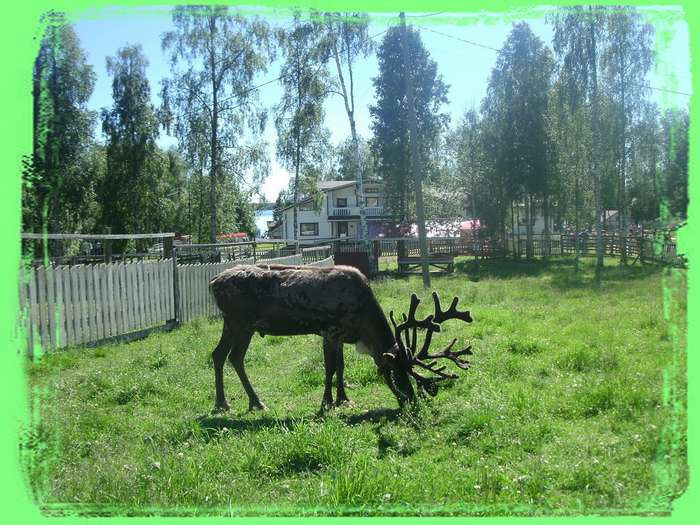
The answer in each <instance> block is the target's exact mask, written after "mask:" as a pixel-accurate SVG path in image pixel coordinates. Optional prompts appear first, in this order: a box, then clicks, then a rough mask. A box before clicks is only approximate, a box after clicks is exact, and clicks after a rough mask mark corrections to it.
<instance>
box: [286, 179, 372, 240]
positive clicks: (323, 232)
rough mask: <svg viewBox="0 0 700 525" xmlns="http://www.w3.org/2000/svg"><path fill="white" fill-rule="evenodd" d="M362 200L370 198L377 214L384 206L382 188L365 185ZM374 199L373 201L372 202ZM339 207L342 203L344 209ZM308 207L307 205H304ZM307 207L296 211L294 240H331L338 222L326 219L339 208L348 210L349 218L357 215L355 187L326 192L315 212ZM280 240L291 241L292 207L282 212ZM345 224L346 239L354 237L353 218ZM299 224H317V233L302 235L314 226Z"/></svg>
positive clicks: (292, 233) (355, 225)
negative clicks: (296, 228) (346, 230)
mask: <svg viewBox="0 0 700 525" xmlns="http://www.w3.org/2000/svg"><path fill="white" fill-rule="evenodd" d="M365 192H366V195H365V197H367V198H370V201H369V202H370V203H376V204H377V206H376V207H374V208H373V210H374V211H375V215H380V214H381V213H380V212H381V206H382V205H383V198H382V195H381V186H380V185H379V184H376V183H368V184H365ZM338 199H345V201H344V202H343V201H341V202H338ZM374 199H376V201H375V200H374ZM338 204H345V206H338ZM307 206H308V205H307ZM307 206H305V205H304V204H300V205H299V206H298V207H297V209H298V211H297V224H298V225H299V226H298V230H297V236H296V238H297V239H298V240H300V241H303V240H305V239H306V240H313V239H327V238H331V237H338V226H337V224H338V221H337V220H333V221H329V220H328V217H329V216H332V217H333V216H334V217H338V215H339V213H340V212H338V210H339V209H342V208H350V209H347V210H346V213H347V214H348V215H355V216H356V215H359V208H358V202H357V194H356V191H355V185H353V184H351V185H350V186H346V187H343V188H338V189H335V190H328V191H326V192H325V195H324V198H323V200H322V202H321V208H320V209H319V210H317V211H314V210H309V209H305V208H306V207H307ZM367 212H368V216H369V215H370V214H371V210H367ZM282 221H283V224H282V237H283V238H285V239H290V240H291V239H294V232H293V228H294V208H289V209H287V210H284V211H283V212H282ZM343 222H347V226H348V228H347V229H348V233H347V236H348V237H350V238H352V237H357V235H358V233H359V228H360V226H359V221H357V220H356V219H349V220H348V221H343ZM302 224H309V225H311V224H317V225H318V229H317V230H318V233H317V234H314V235H301V234H300V233H301V229H302V228H307V230H306V231H307V232H308V231H309V229H313V231H314V232H315V231H316V229H315V227H313V226H306V227H303V226H301V225H302Z"/></svg>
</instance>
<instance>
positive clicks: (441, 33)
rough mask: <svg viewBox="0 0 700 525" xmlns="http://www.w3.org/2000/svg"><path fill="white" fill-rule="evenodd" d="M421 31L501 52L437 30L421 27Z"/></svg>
mask: <svg viewBox="0 0 700 525" xmlns="http://www.w3.org/2000/svg"><path fill="white" fill-rule="evenodd" d="M421 30H425V31H430V32H431V33H436V34H438V35H442V36H446V37H447V38H452V39H453V40H459V41H460V42H464V43H465V44H470V45H472V46H477V47H483V48H484V49H489V50H491V51H496V52H498V51H500V49H496V48H495V47H491V46H486V45H484V44H479V43H478V42H472V41H471V40H467V39H465V38H460V37H458V36H454V35H448V34H447V33H443V32H442V31H436V30H435V29H430V28H428V27H421Z"/></svg>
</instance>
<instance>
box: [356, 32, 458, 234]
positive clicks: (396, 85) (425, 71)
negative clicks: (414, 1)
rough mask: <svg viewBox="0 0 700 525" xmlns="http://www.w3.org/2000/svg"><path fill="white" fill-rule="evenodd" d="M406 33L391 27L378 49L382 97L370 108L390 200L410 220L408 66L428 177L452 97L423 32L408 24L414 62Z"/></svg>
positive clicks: (378, 92) (381, 172)
mask: <svg viewBox="0 0 700 525" xmlns="http://www.w3.org/2000/svg"><path fill="white" fill-rule="evenodd" d="M402 35H403V29H402V28H401V27H390V28H389V29H388V30H387V32H386V35H385V36H384V38H383V40H382V42H381V44H380V45H379V47H378V49H377V61H378V62H379V76H377V77H376V78H375V79H373V81H372V82H373V84H374V89H375V94H376V101H375V103H374V104H372V105H370V108H369V112H370V117H371V119H372V125H371V127H372V131H373V133H374V138H373V141H372V148H373V151H374V153H375V155H376V158H377V171H378V174H379V175H380V177H381V178H382V180H383V181H384V182H385V183H386V186H385V202H386V204H385V206H386V207H387V209H388V211H389V212H390V213H392V214H393V215H394V217H395V218H396V219H398V220H401V221H406V220H408V219H409V218H412V217H414V216H415V213H414V209H415V203H414V200H415V197H414V196H415V191H414V182H413V176H412V172H411V170H410V165H409V159H410V153H409V142H408V107H407V100H406V96H405V94H406V71H408V70H410V71H411V78H412V80H413V86H414V87H413V89H414V105H415V112H416V127H417V135H418V145H417V148H418V149H417V151H418V154H419V155H420V157H421V165H422V167H423V170H424V174H423V177H424V178H425V179H429V178H430V175H431V174H433V173H434V171H435V169H436V168H435V159H434V155H435V153H436V151H437V148H438V146H439V137H440V134H441V133H442V132H443V131H444V130H445V129H446V127H447V124H448V120H449V116H448V115H447V114H446V113H440V111H441V107H442V105H443V104H446V103H447V101H448V100H447V90H448V86H447V85H445V83H444V82H443V80H442V77H441V76H440V75H439V74H438V71H437V64H436V63H435V61H434V60H432V59H431V58H430V54H429V53H428V51H427V50H426V48H425V46H424V45H423V42H422V41H421V38H420V34H419V33H418V31H417V30H414V29H412V28H406V35H407V39H408V54H409V56H410V57H411V58H410V60H411V64H410V66H407V65H406V64H404V61H403V54H402V50H401V45H402V43H401V39H402Z"/></svg>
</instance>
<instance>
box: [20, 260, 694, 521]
mask: <svg viewBox="0 0 700 525" xmlns="http://www.w3.org/2000/svg"><path fill="white" fill-rule="evenodd" d="M373 286H374V289H375V292H376V294H377V296H378V298H379V300H380V303H381V304H382V306H383V308H384V310H385V312H386V313H387V314H388V312H389V310H390V309H393V310H394V311H396V312H404V311H406V310H407V307H408V299H409V295H410V293H411V292H412V291H416V292H419V295H422V298H423V299H424V302H426V303H428V305H430V307H431V306H432V305H431V304H430V302H429V294H428V293H427V292H422V287H421V283H420V277H419V276H417V277H411V278H403V279H397V278H385V279H383V280H380V281H379V282H377V283H375V284H374V285H373ZM433 287H434V289H436V290H438V291H439V293H440V294H441V295H442V297H443V298H444V299H446V300H448V299H449V298H451V297H452V296H453V295H457V296H459V297H460V298H461V302H460V305H461V306H462V307H464V306H468V307H469V309H470V310H471V312H472V316H473V318H474V322H473V323H472V324H471V325H465V324H463V323H459V322H456V321H453V322H452V323H454V324H450V323H446V325H445V330H444V332H443V333H441V334H438V336H436V339H437V341H436V343H435V347H438V346H442V344H443V343H445V342H448V341H449V340H451V338H453V337H458V338H460V339H461V340H462V341H464V342H465V343H471V344H472V345H473V347H474V356H473V359H472V363H473V367H472V369H471V370H469V371H467V372H466V373H463V374H462V378H461V379H460V380H458V381H455V382H453V383H452V384H450V385H445V386H444V387H442V388H441V390H440V392H439V393H438V395H437V396H436V397H435V398H431V399H427V400H423V401H422V402H421V403H420V404H419V405H418V406H416V407H414V408H412V409H410V410H405V411H403V412H402V411H399V410H398V408H397V404H396V401H395V399H394V398H393V396H392V394H391V392H390V391H389V389H388V388H387V387H386V386H385V385H384V384H383V383H382V382H381V381H380V379H379V377H378V376H377V374H376V372H375V369H374V365H373V363H372V360H371V359H370V358H368V357H367V356H361V355H358V354H356V352H355V351H354V348H353V347H352V346H350V345H348V346H346V348H345V354H346V380H347V381H348V383H349V384H350V388H349V389H348V395H349V397H350V398H351V399H352V400H353V401H354V406H350V407H344V408H338V409H334V410H331V411H328V412H326V413H325V414H324V415H322V416H321V415H319V414H318V409H319V407H320V402H321V397H322V391H323V357H322V351H321V340H320V338H319V337H316V336H307V337H296V338H283V337H270V336H268V337H265V338H264V339H263V338H260V337H258V336H255V337H254V339H253V342H252V344H251V348H250V350H249V352H248V356H247V360H246V363H247V366H248V371H249V375H250V377H251V380H252V382H253V384H254V385H255V386H256V388H257V390H258V393H259V394H260V397H261V399H262V400H263V401H264V402H265V403H266V404H267V405H268V407H269V408H270V409H269V411H267V412H262V413H261V412H256V413H247V411H246V410H247V406H248V401H247V398H246V397H245V394H244V392H243V389H242V387H241V386H240V383H239V381H238V378H237V377H236V375H235V372H234V371H233V369H232V368H231V367H230V366H229V365H228V364H227V367H226V372H225V373H226V386H227V395H228V397H229V400H230V402H231V405H232V409H231V411H230V412H229V413H226V414H217V413H213V412H212V408H213V405H214V373H213V367H212V364H211V359H210V353H211V351H212V349H213V347H214V346H215V344H216V342H217V341H218V337H219V335H220V329H221V321H220V320H217V319H211V320H202V321H197V322H193V323H190V324H188V325H186V326H183V327H181V328H179V329H177V330H174V331H172V332H170V333H164V334H155V335H152V336H150V337H148V338H147V339H145V340H142V341H138V342H134V343H130V344H122V345H112V346H103V347H100V348H93V349H75V350H70V351H65V352H62V353H59V354H55V355H52V356H49V357H47V358H44V359H43V360H42V361H41V362H39V363H35V364H32V365H29V367H28V380H29V382H30V386H31V395H32V403H33V406H35V407H37V409H36V411H35V412H36V415H35V421H34V424H33V426H32V428H30V429H27V431H26V433H25V435H24V436H23V449H22V453H23V459H24V461H25V465H26V469H27V478H28V480H29V484H30V485H31V488H32V490H33V491H34V494H35V498H36V500H37V502H38V504H39V505H41V506H42V507H43V508H44V509H45V511H46V512H50V513H57V512H63V511H65V509H66V508H68V509H71V508H72V509H80V510H82V511H84V512H93V513H94V512H98V513H109V512H114V513H119V514H121V513H126V512H131V513H137V514H143V513H149V512H152V513H165V512H167V513H185V514H217V515H230V514H267V515H270V514H281V515H290V514H291V515H299V514H304V515H312V514H353V513H358V514H368V515H369V514H387V515H389V514H409V515H410V514H441V515H462V514H469V515H493V514H499V515H502V514H522V515H548V514H579V513H589V512H590V513H594V512H595V513H604V514H620V513H661V514H663V513H666V512H668V511H669V510H670V508H671V507H670V506H671V502H672V500H673V499H674V498H675V497H677V496H678V495H679V494H681V493H682V492H683V490H684V489H685V487H686V484H687V476H688V472H687V463H686V442H685V435H686V425H685V392H686V390H685V377H686V368H685V354H684V352H683V351H682V348H684V347H685V318H686V306H685V305H686V303H685V294H686V289H685V274H684V273H683V271H679V270H662V269H659V268H657V267H653V266H643V267H641V266H639V265H636V266H633V267H628V268H622V267H619V266H618V265H617V262H616V261H611V262H610V266H607V267H606V268H605V272H604V274H603V281H602V284H601V285H600V286H598V287H596V286H595V285H594V282H593V271H592V268H591V267H590V262H586V263H584V266H583V268H582V269H581V270H580V271H579V272H575V271H574V269H573V266H572V262H571V261H564V260H561V261H558V260H554V261H551V262H550V264H549V265H546V266H545V265H544V264H542V263H541V262H535V263H525V262H484V263H482V264H481V265H478V266H477V265H476V263H474V262H473V261H470V260H469V261H468V260H460V261H459V262H458V264H457V271H456V272H455V273H454V274H453V275H450V276H441V277H434V279H433ZM421 292H422V293H421ZM424 308H425V309H424ZM427 308H428V306H424V305H421V309H419V314H424V313H427V312H428V310H427ZM665 315H666V317H667V318H666V319H665V318H664V316H665ZM669 319H670V320H669ZM61 504H68V506H67V507H65V506H63V505H61ZM62 509H63V510H62Z"/></svg>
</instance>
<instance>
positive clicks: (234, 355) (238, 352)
mask: <svg viewBox="0 0 700 525" xmlns="http://www.w3.org/2000/svg"><path fill="white" fill-rule="evenodd" d="M252 336H253V332H250V331H249V332H242V333H239V334H237V336H236V338H235V339H234V342H233V348H232V350H231V353H230V354H229V355H228V360H229V361H230V362H231V364H232V365H233V368H235V369H236V373H237V374H238V379H240V380H241V384H242V385H243V388H244V389H245V392H246V394H248V410H266V409H267V407H266V406H265V405H264V404H263V402H262V401H260V398H259V397H258V394H256V393H255V390H254V389H253V385H251V384H250V380H249V379H248V375H247V374H246V373H245V365H244V364H243V359H244V358H245V354H246V352H247V351H248V345H249V344H250V338H251V337H252Z"/></svg>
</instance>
